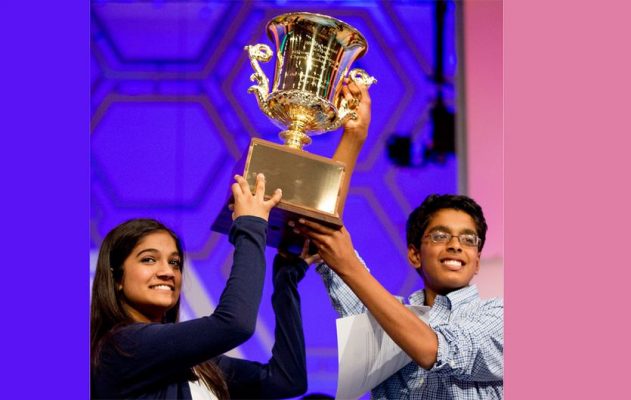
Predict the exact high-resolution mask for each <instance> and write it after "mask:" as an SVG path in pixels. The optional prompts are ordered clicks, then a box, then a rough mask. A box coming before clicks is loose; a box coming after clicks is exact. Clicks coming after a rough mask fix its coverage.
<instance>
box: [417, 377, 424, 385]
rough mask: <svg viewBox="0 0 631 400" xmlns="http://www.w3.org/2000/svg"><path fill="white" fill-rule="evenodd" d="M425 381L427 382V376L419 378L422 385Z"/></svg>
mask: <svg viewBox="0 0 631 400" xmlns="http://www.w3.org/2000/svg"><path fill="white" fill-rule="evenodd" d="M423 382H425V378H424V377H421V379H420V380H419V382H418V384H419V385H422V384H423Z"/></svg>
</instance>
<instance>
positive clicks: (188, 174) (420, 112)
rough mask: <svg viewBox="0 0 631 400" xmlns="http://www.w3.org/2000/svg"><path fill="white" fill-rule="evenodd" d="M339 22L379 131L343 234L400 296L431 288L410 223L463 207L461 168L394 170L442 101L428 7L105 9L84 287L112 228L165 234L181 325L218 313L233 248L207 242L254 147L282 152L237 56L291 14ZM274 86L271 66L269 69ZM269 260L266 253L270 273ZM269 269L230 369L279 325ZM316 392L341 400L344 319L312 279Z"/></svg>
mask: <svg viewBox="0 0 631 400" xmlns="http://www.w3.org/2000/svg"><path fill="white" fill-rule="evenodd" d="M294 11H309V12H316V13H320V14H326V15H330V16H333V17H336V18H338V19H341V20H343V21H345V22H347V23H349V24H351V25H352V26H354V27H355V28H357V29H358V30H359V31H360V32H362V33H363V34H364V35H365V37H366V39H367V41H368V43H369V49H368V52H367V54H366V55H365V56H364V57H362V58H361V59H359V60H358V61H356V62H355V63H354V64H353V66H355V67H360V68H363V69H365V70H367V71H368V72H369V73H370V74H372V75H374V76H375V77H377V79H378V83H377V84H376V85H374V86H373V87H371V89H370V95H371V98H372V104H373V110H372V123H371V127H370V132H369V137H368V139H367V141H366V144H365V146H364V149H363V150H362V153H361V155H360V159H359V161H358V165H357V167H356V170H355V173H354V176H353V180H352V185H351V189H350V194H349V198H348V201H347V204H346V207H345V213H344V220H345V224H346V226H347V228H348V230H349V231H350V233H351V235H352V238H353V242H354V244H355V247H356V248H357V250H358V251H359V252H360V254H361V255H362V257H363V258H364V259H365V260H366V262H367V264H368V266H369V267H370V269H371V272H372V274H373V275H374V276H375V277H376V278H377V279H378V280H379V281H380V282H382V284H383V285H384V286H385V287H386V288H387V289H388V290H390V291H391V292H392V293H394V294H399V295H407V294H409V293H411V292H412V291H413V290H416V289H419V288H422V286H423V284H422V281H421V280H420V278H419V277H418V276H417V274H416V273H415V272H414V271H413V269H412V268H410V267H409V266H408V263H407V258H406V246H405V219H406V217H407V215H408V213H409V212H410V211H411V210H412V209H413V208H414V207H415V206H417V205H418V204H419V203H420V202H421V201H422V200H423V198H425V196H426V195H427V194H429V193H433V192H440V193H455V192H456V191H457V178H458V177H457V160H456V159H455V157H448V158H447V159H446V160H444V161H443V162H441V163H428V164H426V165H424V166H423V167H417V168H405V167H398V166H396V165H394V164H393V163H392V162H391V161H390V160H389V158H388V156H387V152H386V143H387V140H388V137H389V136H390V135H391V134H393V133H405V134H408V135H412V136H413V137H415V138H416V140H417V141H418V142H420V143H422V142H423V141H424V140H425V141H427V140H429V139H428V138H429V137H430V135H431V126H430V125H431V124H430V118H429V112H430V108H431V106H432V104H433V102H434V101H435V99H436V96H437V90H436V85H435V84H434V83H433V81H432V73H433V70H434V65H435V60H434V38H435V31H434V30H435V22H434V3H433V2H431V1H383V2H381V1H336V2H332V1H322V2H315V1H311V2H304V1H303V2H292V1H261V2H255V1H247V2H246V1H244V2H237V1H203V2H201V1H200V2H196V1H190V2H171V1H142V2H130V1H121V2H109V1H94V2H93V3H92V5H91V22H92V25H91V57H92V71H91V72H92V73H91V85H92V86H91V101H92V103H91V221H90V227H91V247H92V248H91V255H92V256H91V274H93V273H94V265H95V261H96V254H97V252H98V247H99V245H100V243H101V241H102V239H103V237H104V236H105V235H106V234H107V232H108V231H109V230H110V229H112V228H113V227H114V226H116V225H117V224H119V223H121V222H123V221H125V220H127V219H130V218H135V217H150V218H157V219H160V220H161V221H163V222H164V223H166V224H167V225H168V226H170V227H171V228H173V229H174V230H175V231H176V232H177V233H178V234H179V235H180V236H181V237H182V239H183V241H184V246H185V251H186V253H187V265H186V266H185V277H184V288H183V301H182V318H183V319H190V318H195V317H198V316H202V315H207V314H209V313H211V312H212V310H213V309H214V307H215V305H216V301H217V300H218V298H219V295H220V294H221V291H222V289H223V288H224V285H225V283H226V279H227V276H228V274H229V270H230V267H231V262H232V250H233V249H232V246H231V245H230V244H229V243H228V240H227V237H226V236H224V235H221V234H218V233H216V232H212V231H211V230H210V226H211V224H212V222H213V221H214V218H215V217H216V215H217V214H218V213H219V210H220V208H221V207H222V206H223V205H224V204H225V201H226V198H227V196H228V193H229V186H230V184H231V183H232V173H233V168H234V165H235V163H236V160H237V159H239V158H240V157H241V155H242V154H243V153H244V152H245V151H246V150H247V146H248V144H249V141H250V139H251V138H253V137H260V138H264V139H266V140H270V141H273V142H277V143H278V142H279V139H278V133H279V130H280V129H279V128H277V127H276V126H275V125H273V124H272V122H271V121H270V120H269V119H267V117H266V116H265V115H264V114H263V113H262V112H261V111H260V110H259V109H258V106H257V104H256V100H255V97H254V96H253V95H250V94H248V93H247V89H248V87H249V86H250V85H251V84H252V83H251V82H250V80H249V77H250V75H251V73H252V70H251V66H250V63H249V61H248V59H247V56H246V52H245V51H244V49H243V47H244V46H245V45H247V44H255V43H265V44H268V45H270V46H272V47H273V43H271V41H270V40H269V38H268V37H267V34H266V32H265V24H266V23H267V21H269V20H270V19H272V18H273V17H275V16H277V15H279V14H283V13H286V12H294ZM454 15H455V7H454V5H453V4H452V3H448V8H447V16H446V36H445V52H444V73H445V77H446V84H445V87H446V89H447V90H446V91H445V100H446V104H447V106H448V107H449V108H450V109H452V110H454V109H455V93H454V86H455V78H456V77H455V74H456V50H455V48H456V43H455V29H454V19H455V17H454ZM262 65H263V69H264V71H265V72H266V74H267V76H268V77H269V78H270V79H272V78H273V66H274V62H273V60H272V61H271V62H269V63H266V64H262ZM340 135H341V129H340V130H338V131H336V132H330V133H327V134H323V135H319V136H316V137H314V138H313V139H314V140H313V144H312V145H310V146H309V147H307V148H306V150H307V151H309V152H312V153H316V154H320V155H324V156H329V157H330V156H332V155H333V152H334V150H335V147H336V145H337V143H338V141H339V137H340ZM274 253H275V251H274V249H271V248H268V249H267V254H266V256H267V260H268V267H269V266H271V260H272V258H273V256H274ZM270 272H271V268H268V272H267V277H266V282H265V289H264V293H263V301H262V304H261V311H260V314H259V319H258V324H257V329H256V334H255V336H254V337H253V338H252V339H250V340H249V341H248V342H247V343H245V344H243V345H242V346H240V347H239V348H238V349H235V350H234V351H232V352H231V354H232V355H235V356H238V357H244V358H248V359H252V360H257V361H261V362H266V361H267V359H268V358H269V357H270V356H271V353H270V349H271V346H272V344H273V338H274V315H273V313H272V309H271V301H270V298H271V292H272V284H271V280H270ZM300 293H301V295H302V310H303V319H304V329H305V337H306V343H307V358H308V359H307V362H308V371H309V392H320V393H328V394H331V395H333V394H334V393H335V389H336V384H337V344H336V334H335V319H336V314H335V312H334V310H333V307H332V306H331V303H330V301H329V298H328V296H327V294H326V292H325V289H324V286H323V285H322V282H321V280H320V277H319V276H318V274H317V273H315V271H314V269H313V268H310V270H309V271H308V273H307V276H306V277H305V278H304V280H303V281H302V282H301V284H300Z"/></svg>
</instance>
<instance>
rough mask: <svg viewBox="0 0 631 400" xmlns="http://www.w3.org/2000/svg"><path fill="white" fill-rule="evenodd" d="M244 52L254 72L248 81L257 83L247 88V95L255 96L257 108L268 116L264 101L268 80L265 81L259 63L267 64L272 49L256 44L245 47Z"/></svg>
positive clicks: (267, 90) (267, 92) (267, 89)
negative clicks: (252, 94) (246, 53)
mask: <svg viewBox="0 0 631 400" xmlns="http://www.w3.org/2000/svg"><path fill="white" fill-rule="evenodd" d="M245 50H246V51H247V52H248V57H249V58H250V64H251V65H252V68H253V69H254V71H255V72H254V73H253V74H252V75H250V80H251V81H252V82H256V83H257V84H256V85H252V86H250V87H249V88H248V93H254V94H255V95H256V101H257V102H258V103H259V108H260V109H261V110H263V112H265V114H267V115H269V108H268V107H267V104H266V103H265V99H266V98H267V95H268V94H269V79H267V76H266V75H265V72H263V70H262V69H261V66H260V65H259V61H262V62H268V61H269V60H270V59H271V58H272V54H273V53H272V49H270V47H269V46H268V45H266V44H256V45H254V46H245Z"/></svg>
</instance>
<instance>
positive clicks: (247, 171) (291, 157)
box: [212, 12, 376, 252]
mask: <svg viewBox="0 0 631 400" xmlns="http://www.w3.org/2000/svg"><path fill="white" fill-rule="evenodd" d="M267 33H268V35H269V37H270V39H271V40H272V41H273V42H274V44H275V47H276V52H275V53H273V52H272V50H271V49H270V47H268V46H267V45H264V44H256V45H253V46H245V50H246V51H247V52H248V56H249V59H250V63H251V65H252V68H253V69H254V71H255V72H254V73H253V74H252V75H251V77H250V79H251V80H252V81H253V82H255V84H254V85H252V86H251V87H250V88H249V90H248V92H249V93H253V94H254V95H255V96H256V101H257V103H258V106H259V108H260V109H261V111H263V113H265V115H267V116H268V117H269V118H270V119H271V120H272V122H274V123H275V124H276V125H277V126H279V127H281V128H282V129H283V131H281V132H280V134H279V136H280V138H281V139H282V140H283V142H284V144H282V145H281V144H276V143H272V142H269V141H266V140H262V139H257V138H254V139H252V141H251V142H250V147H249V149H248V153H247V156H246V157H245V167H244V173H243V176H244V178H245V179H246V180H247V182H248V183H249V184H250V187H251V188H252V189H254V186H255V181H256V175H257V174H258V173H263V174H265V177H266V194H265V195H266V197H268V196H271V194H272V193H273V191H274V190H275V189H276V188H281V189H282V190H283V198H282V200H281V202H280V203H279V204H278V206H276V207H275V208H274V209H272V212H271V214H270V219H269V229H268V239H267V243H268V245H270V246H273V247H281V248H284V249H288V250H289V251H291V252H299V251H300V248H301V247H302V243H303V242H304V238H301V237H299V236H298V235H296V234H294V233H293V231H292V230H291V229H289V228H288V226H287V222H288V221H289V220H297V219H298V218H300V217H303V218H307V219H312V220H315V221H317V222H319V223H322V224H325V225H329V226H334V227H340V226H342V220H341V218H340V212H341V210H340V209H339V207H338V203H339V196H340V191H341V188H342V184H343V182H344V174H345V166H344V164H343V163H341V162H337V161H334V160H331V159H329V158H326V157H322V156H319V155H315V154H311V153H308V152H306V151H304V150H303V147H304V146H306V145H308V144H310V143H311V136H315V135H318V134H322V133H325V132H327V131H331V130H335V129H337V128H339V127H340V126H341V125H342V124H344V123H345V122H346V121H348V120H349V119H355V118H357V115H356V113H355V111H354V110H353V105H351V104H348V102H347V100H346V99H345V98H344V96H341V95H340V94H341V89H342V81H343V79H344V78H345V77H347V76H348V77H349V78H350V79H352V80H353V81H354V82H356V83H357V84H360V85H365V86H370V85H371V84H372V83H374V82H376V80H375V79H374V78H373V77H371V76H369V75H368V74H367V73H366V72H365V71H363V70H361V69H353V70H350V66H351V64H352V63H353V62H354V61H355V60H356V59H357V58H359V57H361V56H362V55H364V54H365V53H366V51H367V49H368V45H367V43H366V40H365V39H364V37H363V36H362V34H361V33H360V32H359V31H357V30H356V29H355V28H353V27H352V26H350V25H348V24H346V23H345V22H342V21H340V20H338V19H335V18H332V17H329V16H326V15H320V14H313V13H306V12H296V13H289V14H283V15H280V16H278V17H276V18H274V19H272V20H271V21H269V22H268V24H267ZM273 54H275V55H276V68H275V72H274V81H273V86H272V88H271V91H270V87H269V80H268V78H267V76H266V75H265V73H264V72H263V70H262V69H261V67H260V65H259V62H268V61H269V60H270V59H271V58H272V55H273ZM224 208H225V210H222V212H221V213H220V215H219V217H217V219H216V220H215V222H214V224H213V227H212V229H213V230H215V231H219V232H224V233H226V232H228V230H229V228H230V224H231V212H229V210H228V209H227V207H224Z"/></svg>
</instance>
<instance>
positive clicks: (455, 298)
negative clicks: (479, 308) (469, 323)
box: [408, 285, 480, 307]
mask: <svg viewBox="0 0 631 400" xmlns="http://www.w3.org/2000/svg"><path fill="white" fill-rule="evenodd" d="M439 297H442V298H445V297H446V298H445V300H448V301H447V303H450V304H451V306H452V307H454V306H456V305H459V304H462V303H468V302H469V301H471V300H473V299H475V298H478V297H480V294H479V293H478V288H477V287H476V286H475V285H469V286H465V287H463V288H462V289H458V290H454V291H453V292H450V293H447V296H441V295H438V296H436V300H438V298H439ZM408 300H409V302H410V304H414V305H422V304H425V291H424V290H423V289H421V290H417V291H416V292H414V293H412V294H411V295H410V296H409V297H408Z"/></svg>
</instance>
